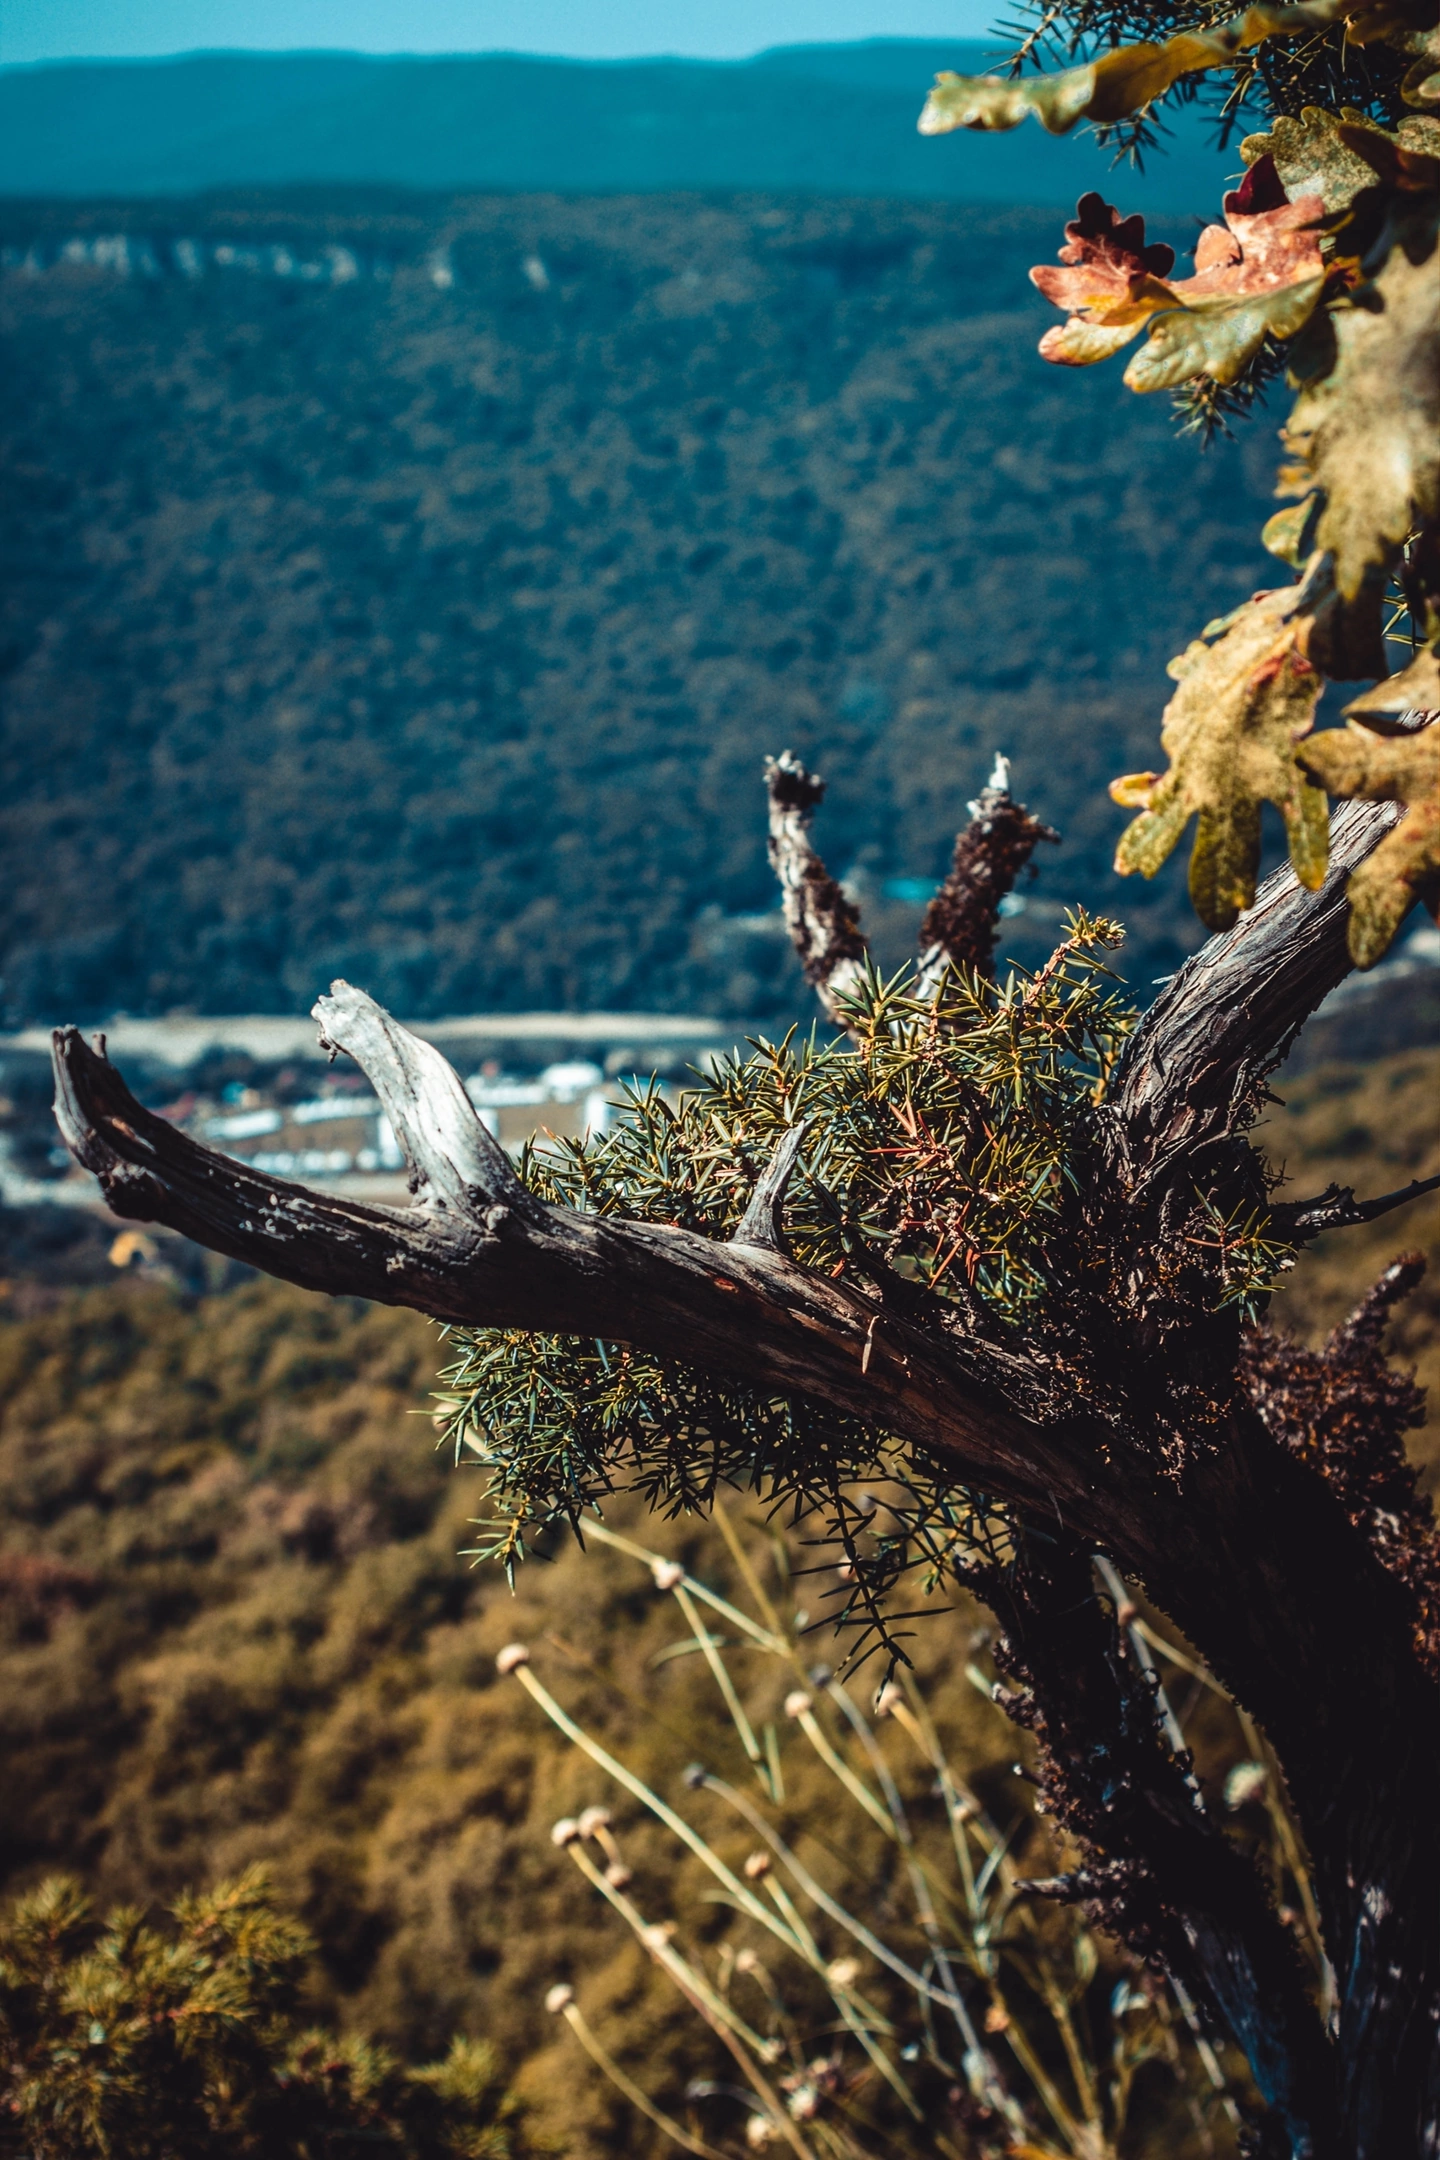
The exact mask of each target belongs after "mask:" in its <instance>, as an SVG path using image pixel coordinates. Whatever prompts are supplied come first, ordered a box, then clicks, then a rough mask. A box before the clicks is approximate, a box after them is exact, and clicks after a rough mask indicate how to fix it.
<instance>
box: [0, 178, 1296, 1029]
mask: <svg viewBox="0 0 1440 2160" xmlns="http://www.w3.org/2000/svg"><path fill="white" fill-rule="evenodd" d="M1120 192H1121V195H1122V197H1123V198H1124V199H1125V200H1127V201H1128V200H1129V191H1128V190H1127V189H1125V188H1123V187H1122V189H1121V191H1120ZM0 228H3V230H0V238H3V239H4V240H5V241H6V242H7V243H9V244H10V245H12V246H13V247H14V248H15V249H17V250H19V251H20V252H21V253H23V252H24V250H25V249H27V248H30V247H31V246H32V245H36V246H37V253H36V255H35V258H34V259H35V261H37V262H40V263H42V264H44V265H46V267H43V268H41V269H39V270H33V271H29V272H27V271H24V270H15V271H13V272H12V273H11V274H9V275H7V276H6V277H5V278H4V279H3V281H0V310H3V331H4V340H5V352H6V371H7V376H8V381H9V386H10V396H9V398H8V399H7V401H6V404H5V409H4V415H3V420H0V428H3V445H0V457H3V486H0V493H3V519H4V525H3V554H0V562H3V572H4V579H3V582H4V593H3V601H0V605H3V610H4V618H3V655H4V669H5V676H4V730H5V734H4V741H5V758H6V773H7V783H8V784H7V792H6V800H5V804H4V808H3V812H0V819H3V823H0V833H3V844H4V847H5V854H6V862H7V866H8V873H9V874H8V876H7V879H6V884H5V889H4V894H3V900H0V972H3V977H4V991H3V999H4V1005H5V1008H6V1010H7V1012H8V1014H9V1016H10V1019H11V1020H12V1021H20V1020H29V1019H40V1020H67V1019H92V1018H96V1017H99V1016H101V1015H102V1014H104V1013H105V1012H108V1011H113V1010H114V1009H116V1008H117V1007H123V1008H128V1009H130V1010H132V1011H144V1012H155V1011H164V1010H167V1009H170V1008H174V1007H177V1006H192V1007H196V1008H199V1009H201V1010H205V1011H212V1012H223V1011H235V1010H244V1009H254V1010H290V1011H293V1010H304V1009H305V1007H307V1006H308V1004H309V1003H310V1001H311V999H312V998H313V997H314V995H315V993H316V991H317V989H318V988H319V987H321V986H322V985H323V984H324V983H326V982H328V981H329V979H330V978H331V976H333V975H335V974H337V973H343V974H345V975H347V976H349V977H350V978H351V979H353V980H355V981H357V982H360V983H363V984H365V985H366V986H367V987H368V988H370V989H371V990H372V991H373V992H374V993H375V994H376V995H377V996H379V997H380V998H381V999H383V1000H384V1001H385V1002H386V1003H387V1004H388V1005H390V1006H391V1007H392V1008H393V1009H398V1010H400V1011H402V1012H407V1013H410V1014H413V1015H417V1016H423V1015H426V1014H435V1013H440V1012H445V1011H451V1012H454V1011H463V1010H477V1009H486V1008H507V1007H509V1008H513V1007H517V1006H529V1007H535V1006H579V1007H584V1006H599V1005H608V1006H614V1007H622V1008H623V1007H641V1006H649V1007H651V1008H657V1007H659V1008H665V1007H670V1008H675V1007H681V1008H690V1009H697V1008H698V1009H702V1010H711V1011H714V1010H721V1011H727V1012H729V1013H731V1014H742V1015H761V1016H763V1015H775V1014H777V1013H785V1012H788V1011H790V1010H793V1009H795V1008H796V1005H797V998H798V989H799V984H798V976H797V975H796V974H795V972H794V970H793V963H792V962H791V960H790V957H789V954H788V950H787V949H786V947H785V945H784V942H783V940H782V939H781V938H780V937H779V936H778V935H777V932H778V927H779V926H778V917H777V916H776V915H775V913H774V911H773V909H774V902H773V894H772V891H771V886H770V880H769V876H768V872H767V870H766V866H765V857H764V848H763V842H762V809H763V803H762V797H761V791H760V786H759V772H760V761H761V758H762V756H763V755H764V753H766V752H767V751H776V750H780V749H782V748H784V747H786V746H787V745H790V746H793V747H794V748H795V749H796V750H798V751H799V752H800V753H801V754H803V755H804V756H805V757H806V758H807V759H812V760H813V761H814V762H815V763H816V764H818V765H819V766H820V768H821V770H822V771H824V772H825V773H826V774H827V775H828V776H829V777H830V781H831V795H830V799H829V801H828V803H827V805H826V809H825V812H824V819H823V828H822V830H823V841H824V845H825V847H826V849H827V852H828V854H829V855H830V857H831V859H832V861H833V862H834V863H835V865H836V867H837V868H838V869H840V870H842V871H846V870H849V871H851V872H852V874H853V875H854V876H855V877H856V879H857V882H859V883H860V884H861V885H862V886H864V887H866V888H867V889H868V892H869V894H870V896H871V899H872V901H873V902H874V903H877V904H879V906H880V913H879V917H878V920H879V921H880V922H881V925H882V927H885V926H886V925H887V924H888V930H887V935H888V937H889V946H888V947H887V946H886V945H885V943H884V941H883V940H882V949H886V950H888V949H891V948H893V949H896V950H898V949H899V939H900V933H901V931H902V929H903V930H904V931H906V932H907V933H908V932H909V931H910V930H912V929H913V924H914V920H915V918H916V917H917V916H918V905H917V904H916V901H915V898H914V893H915V892H916V891H918V890H919V889H920V888H919V887H918V886H915V887H914V888H913V890H912V888H911V886H910V885H908V884H907V882H906V881H917V880H926V879H930V878H933V877H934V876H935V875H936V873H937V872H938V871H939V870H940V869H941V867H942V865H943V863H944V861H945V859H946V855H947V850H948V845H949V841H950V837H951V835H952V833H953V830H954V827H955V825H956V823H957V821H958V820H959V819H960V818H961V817H963V815H964V803H965V801H966V799H967V797H969V796H970V795H972V794H973V793H974V792H975V789H976V787H977V785H978V784H979V782H980V781H982V780H983V778H984V776H985V774H986V772H987V770H988V768H989V763H990V759H991V757H992V754H993V753H994V751H995V750H996V749H1005V750H1008V751H1009V752H1011V753H1012V754H1013V756H1014V758H1015V760H1016V767H1015V769H1016V776H1017V784H1018V786H1019V787H1020V788H1021V789H1022V791H1023V792H1024V793H1025V795H1026V796H1027V797H1028V798H1029V799H1030V800H1031V801H1032V802H1033V803H1034V804H1035V805H1036V807H1037V808H1038V809H1040V810H1041V811H1042V812H1043V813H1044V815H1045V816H1046V817H1048V818H1050V819H1051V820H1053V821H1054V822H1055V823H1056V824H1057V825H1059V826H1060V827H1061V828H1062V829H1063V830H1064V833H1065V836H1066V845H1065V847H1064V848H1063V850H1053V851H1047V853H1046V859H1045V863H1044V868H1043V872H1042V881H1041V885H1040V887H1039V901H1040V905H1039V908H1038V910H1037V908H1036V906H1035V905H1034V904H1032V909H1031V913H1030V914H1029V915H1028V916H1027V917H1022V918H1020V919H1018V920H1017V921H1016V922H1014V923H1013V924H1012V925H1010V926H1009V928H1010V930H1011V932H1012V933H1013V934H1012V935H1011V936H1010V937H1009V938H1008V940H1007V944H1008V949H1009V950H1011V951H1013V952H1015V953H1017V954H1019V955H1020V956H1021V957H1022V958H1026V959H1033V958H1035V957H1037V956H1038V955H1040V954H1041V953H1042V952H1043V951H1047V950H1048V949H1049V948H1048V943H1047V939H1048V936H1049V932H1050V930H1051V929H1052V928H1053V926H1054V922H1055V920H1056V918H1057V914H1058V906H1059V903H1060V902H1062V901H1069V900H1070V899H1072V898H1078V897H1083V898H1084V899H1086V900H1087V901H1088V902H1090V903H1091V904H1096V903H1100V904H1103V905H1107V906H1110V907H1112V908H1121V909H1123V911H1124V913H1125V914H1126V915H1127V916H1128V918H1129V920H1130V921H1131V923H1132V925H1133V932H1134V934H1133V937H1132V941H1131V946H1130V948H1129V953H1128V956H1127V962H1126V964H1127V967H1128V969H1129V972H1130V973H1131V975H1132V977H1133V978H1135V979H1136V980H1138V981H1141V982H1144V981H1146V980H1147V979H1148V978H1149V977H1150V976H1153V975H1157V974H1160V973H1162V972H1164V971H1165V970H1166V969H1168V968H1170V967H1172V966H1173V965H1174V964H1175V961H1176V958H1177V956H1178V954H1179V953H1180V952H1181V950H1182V949H1183V948H1185V947H1186V946H1188V945H1189V943H1190V942H1191V941H1192V940H1193V938H1194V936H1195V934H1196V933H1195V930H1194V925H1193V922H1192V920H1191V918H1190V915H1189V911H1188V908H1187V906H1186V903H1185V901H1184V897H1183V890H1182V883H1181V878H1180V876H1179V874H1178V873H1177V874H1176V875H1173V876H1172V875H1166V876H1165V877H1163V878H1162V879H1161V880H1160V881H1159V882H1158V886H1157V887H1156V888H1153V889H1152V888H1146V887H1144V886H1142V885H1140V884H1139V882H1138V881H1132V882H1131V883H1130V884H1129V885H1127V886H1125V887H1123V888H1122V887H1121V886H1120V885H1119V884H1118V882H1117V881H1116V880H1115V879H1113V878H1112V877H1111V876H1110V874H1109V872H1108V868H1107V865H1108V860H1109V856H1110V853H1111V850H1112V848H1113V844H1114V839H1115V835H1116V833H1117V831H1118V829H1119V826H1120V824H1121V822H1122V815H1123V814H1122V813H1120V812H1118V811H1116V810H1115V809H1114V807H1113V806H1112V805H1111V804H1109V803H1108V802H1107V800H1106V799H1105V795H1104V784H1105V782H1106V781H1107V780H1108V779H1109V778H1110V777H1111V776H1112V775H1113V774H1116V773H1120V772H1125V771H1129V770H1132V769H1134V768H1135V767H1136V766H1138V765H1144V764H1146V763H1147V762H1150V761H1151V760H1152V758H1153V752H1154V741H1155V730H1156V722H1157V718H1158V714H1159V711H1160V708H1161V706H1162V705H1163V703H1164V701H1165V697H1166V695H1167V692H1168V689H1169V687H1170V686H1169V684H1168V683H1167V680H1166V677H1165V674H1164V663H1165V662H1166V660H1167V659H1168V658H1169V657H1170V656H1171V654H1173V653H1174V652H1176V651H1177V650H1179V649H1180V647H1181V646H1182V645H1183V644H1184V643H1185V642H1186V641H1187V640H1188V639H1189V638H1190V637H1191V636H1192V635H1193V634H1194V633H1195V631H1196V630H1197V628H1198V627H1199V626H1200V625H1201V624H1202V623H1203V622H1204V621H1205V620H1206V618H1207V616H1210V615H1214V614H1218V613H1219V612H1221V611H1222V610H1223V609H1225V608H1228V607H1230V606H1231V605H1233V604H1234V603H1235V602H1236V601H1237V600H1238V599H1241V598H1243V597H1244V596H1245V595H1246V594H1248V593H1249V592H1250V591H1251V589H1252V588H1253V587H1254V586H1255V585H1257V584H1259V583H1263V582H1267V581H1268V580H1269V579H1270V578H1272V577H1273V576H1274V575H1275V574H1277V573H1276V571H1275V567H1274V565H1273V564H1271V563H1270V561H1269V558H1267V557H1265V556H1264V555H1263V554H1261V553H1260V552H1259V550H1258V547H1257V543H1256V540H1255V533H1256V531H1257V529H1258V525H1259V523H1260V521H1261V517H1262V515H1263V513H1264V511H1265V508H1266V504H1267V500H1268V488H1269V485H1270V479H1271V465H1272V457H1271V442H1270V438H1269V431H1268V430H1267V429H1266V427H1265V425H1264V422H1263V421H1262V422H1261V423H1260V424H1259V426H1258V427H1255V428H1253V429H1252V431H1251V433H1250V436H1249V438H1248V441H1247V443H1246V445H1245V446H1244V448H1243V450H1241V449H1237V448H1235V447H1233V446H1228V445H1223V444H1222V445H1221V446H1220V447H1219V448H1218V450H1215V451H1213V452H1212V453H1211V454H1210V455H1208V456H1204V457H1202V456H1201V455H1199V454H1198V453H1197V451H1196V450H1195V448H1194V446H1193V444H1192V443H1190V442H1188V441H1182V440H1179V439H1177V438H1176V435H1175V431H1174V424H1173V420H1172V416H1171V414H1170V411H1169V409H1168V407H1167V405H1166V404H1165V402H1164V400H1163V399H1160V400H1150V401H1140V400H1136V399H1134V398H1132V397H1131V396H1129V394H1128V393H1126V392H1125V391H1124V390H1123V389H1122V388H1121V386H1120V384H1119V381H1118V379H1117V378H1116V377H1115V376H1114V375H1113V374H1111V373H1108V372H1107V371H1105V370H1102V369H1096V370H1093V371H1089V370H1086V371H1083V372H1077V371H1068V370H1060V369H1056V368H1049V367H1046V366H1045V365H1044V364H1043V363H1042V362H1041V361H1040V360H1039V359H1038V358H1037V357H1036V356H1035V353H1034V344H1035V340H1036V338H1037V337H1038V335H1039V332H1040V330H1041V328H1042V327H1043V326H1044V323H1045V321H1046V311H1045V308H1044V304H1043V303H1042V302H1041V301H1040V299H1039V297H1038V295H1036V294H1035V293H1033V291H1032V290H1031V288H1030V286H1029V285H1028V283H1027V281H1026V275H1025V273H1026V269H1027V266H1028V265H1029V264H1031V263H1033V262H1037V261H1040V260H1044V259H1046V258H1049V257H1052V256H1053V254H1054V251H1055V248H1056V245H1057V243H1058V242H1059V240H1060V238H1061V234H1060V231H1059V220H1058V218H1056V217H1053V216H1051V215H1050V214H1048V213H1037V212H1027V211H1005V210H997V209H989V208H986V209H976V208H973V207H970V208H966V207H962V206H959V205H955V204H919V203H914V202H888V203H887V202H863V203H862V202H846V201H838V200H836V201H805V200H803V199H799V198H795V197H776V198H768V197H764V196H746V197H730V198H702V197H694V196H690V197H685V196H646V197H632V198H608V199H606V198H578V199H566V198H562V197H559V196H554V195H548V196H511V197H502V196H491V197H474V198H463V199H442V198H418V197H414V196H404V195H399V194H394V195H389V196H378V195H375V194H373V193H372V194H370V195H365V196H361V195H356V194H350V195H346V196H343V197H342V196H333V197H323V198H322V197H319V196H312V197H307V198H298V197H291V198H287V199H284V200H280V199H277V198H273V197H266V196H263V195H251V196H231V197H226V198H214V199H210V200H207V201H203V202H190V203H171V204H167V205H163V206H161V205H157V204H155V203H149V204H144V205H138V204H133V203H132V204H126V203H104V204H98V205H89V206H85V207H83V208H80V207H77V206H76V205H75V204H74V203H68V202H67V203H52V204H48V205H47V204H28V205H26V204H13V203H12V204H10V205H9V206H7V207H6V208H4V210H3V212H0ZM117 233H121V234H128V235H131V236H134V237H135V238H136V240H137V250H136V253H135V254H134V256H133V257H128V256H127V257H123V258H119V259H121V261H122V267H123V262H124V261H130V262H131V267H132V269H133V268H134V265H135V262H136V261H140V262H142V263H143V262H144V260H145V258H143V257H141V256H140V255H139V253H138V241H139V240H140V239H143V240H144V241H145V242H146V244H147V246H148V248H149V250H150V265H151V267H152V268H153V271H154V274H134V275H130V276H124V275H121V274H120V273H119V271H118V270H117V269H116V268H115V267H113V264H114V263H115V261H116V260H117V251H116V250H114V249H112V250H111V251H110V253H109V254H108V255H105V254H104V251H101V254H102V257H103V259H104V260H105V261H108V262H110V263H111V264H112V267H110V268H105V267H100V268H97V267H95V265H94V262H93V261H74V260H66V259H63V257H62V259H60V260H58V261H57V260H56V256H57V253H58V252H59V250H60V247H61V243H62V242H63V241H64V240H65V239H66V237H67V236H70V237H74V236H76V235H79V236H80V238H82V239H84V238H85V237H86V236H87V235H88V236H90V238H91V239H92V240H93V238H94V236H96V235H102V236H103V235H107V234H108V235H114V234H117ZM1181 237H1182V238H1183V235H1181ZM182 241H189V242H190V243H191V247H190V250H189V251H188V252H187V250H186V249H185V248H184V247H182V246H181V245H180V243H181V242H182ZM327 248H329V249H332V250H341V251H343V253H342V254H340V255H338V256H326V254H325V250H326V249H327ZM75 252H79V253H81V254H83V253H84V252H85V250H83V249H81V250H78V251H72V253H75ZM90 253H91V254H92V256H93V254H94V253H95V251H94V250H93V248H92V249H91V250H90ZM337 262H338V264H339V269H338V270H337V269H336V264H337ZM320 264H324V265H328V266H329V267H328V268H327V269H326V273H325V276H324V278H323V279H321V278H320V276H319V275H318V273H317V275H316V276H315V277H314V278H311V279H308V280H307V276H306V275H304V274H302V273H304V272H305V271H306V270H307V269H308V268H312V267H314V266H316V265H320ZM187 265H188V266H189V269H188V270H187V267H186V266H187ZM352 270H353V274H352ZM342 273H343V274H342ZM887 884H888V885H889V886H890V887H891V888H892V889H891V892H890V894H889V896H888V900H887V896H886V893H885V890H884V888H885V887H886V886H887ZM896 888H898V893H897V890H896ZM887 906H888V909H889V913H888V916H887V914H886V907H887ZM872 912H873V910H872Z"/></svg>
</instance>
